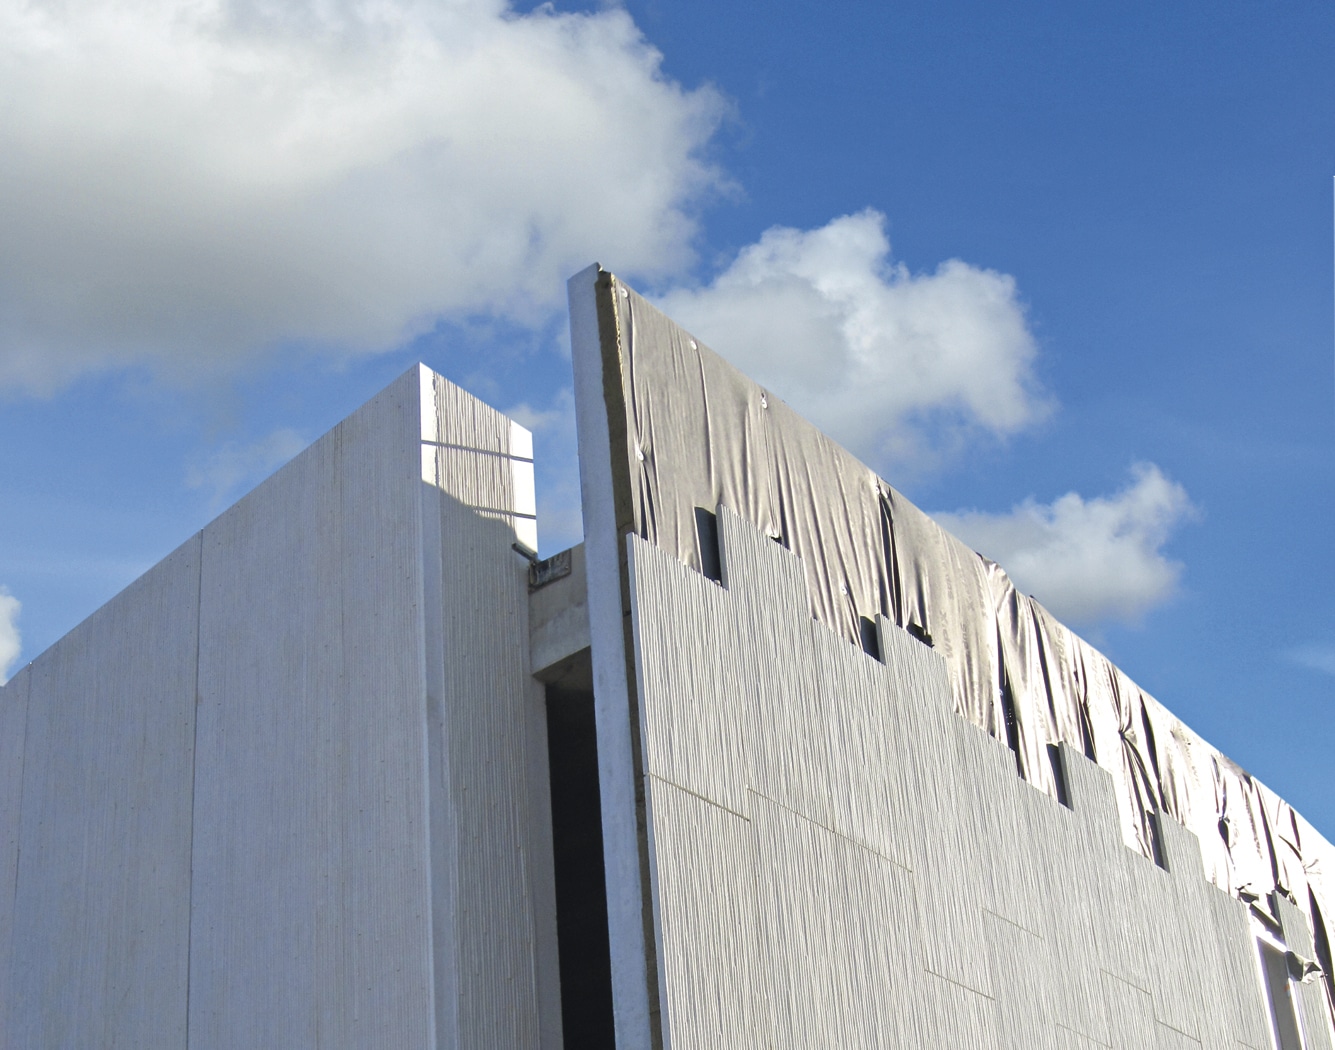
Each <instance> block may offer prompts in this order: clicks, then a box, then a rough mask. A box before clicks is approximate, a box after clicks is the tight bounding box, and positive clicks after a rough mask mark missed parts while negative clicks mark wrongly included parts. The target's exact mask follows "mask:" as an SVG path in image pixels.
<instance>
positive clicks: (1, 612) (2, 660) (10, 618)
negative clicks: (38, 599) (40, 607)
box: [0, 587, 23, 685]
mask: <svg viewBox="0 0 1335 1050" xmlns="http://www.w3.org/2000/svg"><path fill="white" fill-rule="evenodd" d="M22 608H23V606H22V605H21V604H20V603H19V600H18V599H17V598H15V597H14V596H13V595H12V594H10V593H9V590H8V589H7V588H5V587H0V685H4V684H5V683H6V682H7V681H9V672H10V671H11V670H13V668H14V664H15V663H16V662H17V661H18V658H19V653H21V652H22V651H23V645H22V639H21V638H20V637H19V610H20V609H22Z"/></svg>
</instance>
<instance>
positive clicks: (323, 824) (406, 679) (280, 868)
mask: <svg viewBox="0 0 1335 1050" xmlns="http://www.w3.org/2000/svg"><path fill="white" fill-rule="evenodd" d="M419 410H420V393H419V378H418V375H417V372H416V370H413V371H412V372H410V373H408V374H407V375H405V376H404V377H403V378H401V379H400V380H399V381H398V382H396V383H395V384H393V385H392V386H391V387H389V388H388V389H387V390H385V391H384V392H383V393H381V394H380V395H379V396H378V397H376V398H375V399H374V400H372V401H371V402H369V403H368V404H367V405H366V406H364V407H363V408H361V409H360V410H359V411H358V412H357V413H355V414H354V415H353V416H352V417H350V418H349V419H348V420H345V421H344V422H343V423H342V424H340V425H339V426H338V427H337V428H335V429H334V430H333V431H331V432H330V433H329V434H327V435H325V437H323V438H321V439H320V440H319V441H317V442H316V443H315V444H314V445H313V446H311V448H309V449H307V450H306V451H305V452H304V453H302V454H301V455H300V456H298V457H297V459H295V460H294V461H293V462H292V463H291V464H289V465H288V466H287V467H286V468H284V470H282V471H280V472H279V473H278V474H276V475H275V476H274V477H273V478H271V479H270V480H269V481H268V482H266V483H265V484H263V485H261V486H260V487H259V488H258V489H257V490H256V491H255V492H253V493H251V494H250V495H249V496H247V497H246V498H245V499H243V500H242V501H241V502H240V503H238V504H237V505H236V506H235V507H233V508H232V509H231V510H229V511H227V512H226V513H224V514H223V515H222V516H221V517H220V518H219V519H218V520H217V521H215V522H214V523H213V524H212V525H210V526H209V527H208V528H207V529H205V531H204V537H203V539H204V552H203V581H202V597H201V639H202V644H201V649H200V666H199V703H200V707H199V739H198V767H197V777H196V805H195V818H196V836H195V885H194V897H193V922H192V933H191V987H190V1045H191V1050H210V1048H215V1047H216V1048H223V1047H228V1048H230V1047H239V1046H284V1047H293V1048H300V1047H316V1046H319V1047H329V1048H337V1047H354V1046H357V1047H361V1046H369V1045H385V1046H389V1045H392V1046H396V1047H404V1048H412V1047H428V1046H431V1045H432V1043H433V1034H432V985H431V974H432V968H431V936H430V930H431V899H430V894H429V884H430V871H429V854H428V849H427V826H428V825H427V771H426V748H425V744H424V737H425V724H426V723H425V720H426V710H425V690H424V684H423V681H422V666H423V649H422V646H423V640H422V621H421V618H420V614H419V609H420V602H421V594H422V580H421V568H420V553H419V552H420V546H419V486H420V481H419V480H418V479H419V462H418V459H419V457H418V453H417V448H418V433H417V431H418V413H419ZM296 1004H300V1008H299V1009H298V1008H295V1006H296Z"/></svg>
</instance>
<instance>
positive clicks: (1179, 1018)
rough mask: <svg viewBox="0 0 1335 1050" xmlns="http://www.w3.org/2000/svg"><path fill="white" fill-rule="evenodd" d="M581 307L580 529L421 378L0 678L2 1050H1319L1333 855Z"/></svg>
mask: <svg viewBox="0 0 1335 1050" xmlns="http://www.w3.org/2000/svg"><path fill="white" fill-rule="evenodd" d="M570 289H571V329H572V345H573V355H574V366H575V387H576V403H577V410H578V428H579V452H580V473H581V487H582V498H583V509H584V523H585V543H584V544H582V545H581V546H579V547H576V548H573V549H572V550H569V551H564V552H561V553H560V554H558V555H555V556H553V557H551V558H548V559H545V560H539V559H538V558H537V556H536V551H537V531H536V530H537V525H538V522H537V520H536V504H535V500H534V491H533V446H532V440H531V438H530V436H529V434H528V433H527V432H526V431H525V430H524V429H523V428H522V427H520V426H518V425H517V424H515V423H514V422H512V421H511V420H509V419H507V418H506V417H504V416H503V415H501V414H500V413H498V412H496V411H494V410H493V409H491V408H489V407H487V406H486V405H484V404H482V403H481V402H479V401H477V400H476V399H474V398H473V397H471V396H470V395H469V394H467V393H465V392H464V391H462V390H460V389H459V388H458V387H456V386H454V385H453V384H451V383H449V382H448V381H446V380H445V379H443V378H442V377H440V376H438V375H435V374H434V373H431V372H430V371H428V370H427V369H425V368H414V369H413V370H411V371H410V372H408V373H407V374H405V375H404V376H402V377H401V378H400V379H399V380H398V381H396V382H395V383H394V384H392V385H391V386H390V387H388V388H387V389H386V390H384V391H382V392H381V393H380V394H379V395H377V396H376V397H375V398H373V399H372V400H371V401H370V402H368V403H367V404H366V405H365V406H364V407H363V408H361V409H360V410H358V411H357V412H356V413H354V414H353V415H352V416H350V417H349V418H348V419H347V420H345V421H344V422H343V423H341V424H340V425H339V426H338V427H336V428H335V429H334V430H333V431H331V432H330V433H329V434H327V435H325V436H324V437H323V438H321V439H320V440H319V441H317V442H316V443H315V444H313V445H312V446H311V447H310V448H308V449H307V450H306V451H305V452H303V453H302V454H301V455H299V456H298V457H297V458H296V459H295V460H294V461H293V462H291V463H290V464H288V465H287V466H286V467H284V468H283V469H282V470H280V471H279V472H278V473H277V474H275V475H274V476H273V477H272V478H270V479H269V480H268V481H266V482H264V483H263V484H262V485H260V486H259V487H258V488H257V489H256V490H255V491H254V492H252V493H251V494H249V495H248V496H246V497H245V498H244V499H242V500H241V501H240V502H238V503H237V504H236V505H235V506H233V507H232V508H230V509H229V510H227V511H226V512H224V513H223V514H222V515H221V516H220V517H218V518H217V519H216V520H215V521H214V522H212V523H211V524H210V525H208V526H207V527H206V528H205V529H203V530H202V531H201V532H199V533H197V534H196V535H194V536H192V537H190V538H189V539H188V540H187V541H186V542H185V543H184V544H182V546H181V547H179V548H178V549H177V550H176V551H174V552H172V553H171V554H169V555H168V556H167V557H166V558H164V559H163V561H162V562H160V563H159V564H158V565H157V566H155V567H154V568H153V569H151V570H149V572H147V573H146V574H145V575H144V576H143V577H141V578H140V579H139V580H137V581H136V582H135V583H133V584H131V585H130V587H128V588H127V589H126V590H125V591H123V592H122V593H121V594H120V595H118V596H117V597H116V598H114V599H113V600H112V601H111V602H109V603H108V604H107V605H106V606H104V607H103V608H102V609H101V610H99V611H98V612H96V613H94V614H93V615H92V616H91V617H89V619H88V620H86V621H85V622H84V623H82V624H81V625H79V626H78V627H77V628H75V630H74V631H72V632H71V633H70V634H69V635H67V636H66V637H65V638H63V639H62V640H61V641H60V642H58V643H57V644H56V645H54V646H52V647H51V648H50V649H49V650H47V651H46V652H45V653H43V654H41V655H40V656H38V657H37V658H36V659H35V660H34V661H33V662H32V663H31V664H29V665H28V666H26V667H24V668H23V669H22V670H21V671H20V672H19V673H18V674H17V675H16V676H15V677H14V679H13V680H12V681H11V682H10V683H9V684H8V685H6V686H5V687H4V688H3V689H0V899H2V900H4V901H5V902H6V904H5V905H4V906H3V907H0V1037H2V1040H3V1045H4V1046H6V1047H9V1048H13V1050H28V1048H36V1047H111V1046H126V1047H135V1048H157V1047H163V1048H166V1047H181V1048H187V1047H188V1048H190V1050H204V1048H208V1050H213V1048H222V1047H228V1048H257V1047H273V1048H304V1047H311V1048H315V1047H320V1048H330V1047H333V1048H342V1047H349V1048H351V1047H368V1048H371V1047H377V1048H378V1047H396V1048H397V1047H404V1048H413V1047H421V1048H434V1047H442V1048H444V1047H449V1048H454V1047H459V1048H468V1050H472V1048H482V1047H496V1048H502V1050H509V1048H529V1047H535V1048H537V1047H541V1048H550V1047H558V1046H561V1045H565V1046H567V1047H572V1048H574V1047H593V1048H598V1047H611V1046H613V1045H615V1046H617V1047H621V1048H637V1050H638V1048H654V1050H658V1048H668V1047H670V1048H672V1050H693V1048H702V1050H704V1048H710V1050H712V1048H718V1047H726V1048H729V1050H732V1048H743V1047H745V1048H750V1047H755V1048H761V1047H765V1048H770V1047H773V1048H779V1050H788V1048H803V1050H806V1048H813V1050H814V1048H821V1047H830V1048H850V1047H896V1048H897V1047H942V1046H949V1047H979V1048H991V1047H998V1048H1000V1047H1008V1048H1017V1050H1019V1048H1023V1050H1028V1048H1054V1050H1056V1048H1063V1050H1064V1048H1082V1050H1094V1048H1098V1047H1111V1048H1118V1050H1122V1048H1125V1050H1141V1048H1147V1047H1162V1048H1172V1050H1191V1048H1196V1047H1206V1048H1221V1050H1222V1048H1228V1050H1239V1048H1244V1047H1250V1048H1252V1050H1268V1048H1271V1047H1274V1048H1276V1050H1298V1048H1305V1050H1332V1047H1335V1043H1333V1041H1332V1027H1331V1026H1332V1017H1333V1016H1335V1009H1332V984H1331V970H1332V965H1331V949H1330V942H1331V937H1332V935H1335V928H1333V927H1332V925H1331V922H1332V916H1333V915H1335V850H1333V849H1332V847H1331V846H1330V844H1329V843H1327V842H1326V841H1325V840H1324V839H1322V838H1321V836H1320V835H1318V834H1317V832H1316V831H1315V830H1314V829H1313V828H1312V827H1311V826H1310V825H1309V824H1307V823H1306V822H1305V821H1304V820H1303V819H1302V818H1301V816H1299V815H1298V814H1296V813H1295V812H1294V811H1293V810H1292V809H1291V808H1290V807H1288V806H1287V805H1286V804H1285V803H1284V802H1283V801H1282V800H1280V799H1278V798H1277V797H1276V796H1274V794H1273V793H1272V792H1270V791H1268V789H1266V788H1265V787H1264V786H1263V785H1261V784H1259V783H1258V782H1256V781H1255V780H1254V779H1252V778H1251V777H1249V776H1248V775H1247V774H1246V773H1245V772H1244V771H1243V770H1241V769H1240V768H1239V767H1238V766H1236V765H1235V764H1234V763H1232V762H1230V761H1229V760H1228V759H1227V758H1225V757H1224V756H1222V755H1220V754H1219V753H1218V752H1216V751H1215V750H1214V749H1213V748H1211V747H1210V746H1209V745H1208V744H1207V743H1206V742H1205V741H1203V740H1201V739H1200V738H1199V737H1198V736H1196V735H1195V734H1194V733H1192V732H1191V730H1190V729H1188V728H1187V727H1186V726H1184V725H1182V723H1181V722H1179V721H1178V720H1177V719H1176V718H1175V717H1174V716H1173V715H1172V714H1171V713H1170V712H1169V711H1168V710H1167V709H1165V708H1164V707H1163V706H1162V705H1160V704H1159V703H1158V702H1157V701H1155V700H1154V699H1153V698H1151V697H1149V696H1148V695H1146V694H1145V693H1143V692H1142V691H1141V690H1139V689H1138V688H1137V687H1136V686H1135V685H1134V683H1132V682H1130V680H1129V679H1127V678H1126V677H1125V676H1124V675H1122V674H1121V673H1120V672H1119V671H1118V670H1117V669H1116V668H1114V667H1113V666H1112V665H1111V664H1110V663H1109V662H1108V661H1107V660H1106V659H1105V658H1103V657H1102V656H1101V655H1100V654H1099V653H1097V652H1096V651H1095V650H1094V649H1092V648H1091V647H1090V646H1089V645H1087V644H1086V643H1085V642H1083V641H1082V640H1081V639H1080V638H1078V637H1077V636H1076V635H1075V634H1073V633H1072V632H1071V631H1069V630H1068V629H1066V628H1065V627H1064V626H1062V625H1061V624H1060V623H1058V622H1057V621H1056V620H1054V619H1053V618H1052V617H1051V616H1050V615H1049V614H1048V613H1047V612H1046V610H1044V609H1043V607H1042V606H1041V605H1040V604H1039V603H1037V602H1036V601H1034V600H1033V599H1032V598H1030V597H1028V596H1025V595H1022V594H1019V593H1018V592H1017V591H1016V590H1015V588H1014V587H1013V586H1012V585H1011V583H1010V581H1009V579H1008V578H1007V577H1006V575H1005V573H1004V572H1003V571H1002V570H1001V569H1000V568H999V567H998V566H996V565H995V564H993V563H991V562H989V561H987V560H986V559H984V558H982V557H980V556H979V555H977V554H975V553H974V552H972V551H970V550H969V549H967V548H966V547H964V546H963V545H962V544H961V543H959V542H958V541H957V540H955V539H953V538H952V537H951V536H949V535H948V534H947V533H945V532H944V531H943V530H941V529H940V528H939V527H938V526H936V525H935V523H933V522H932V521H931V520H930V519H929V518H928V517H927V516H926V515H924V514H922V513H921V512H920V511H918V510H917V508H915V507H914V506H913V505H912V504H910V503H909V502H908V501H907V500H905V499H904V498H903V496H901V495H900V494H899V493H897V492H896V491H895V490H894V489H893V488H891V487H890V486H889V485H887V484H886V483H885V482H884V481H882V480H880V479H879V478H877V477H876V476H875V475H874V474H873V473H872V472H871V471H870V470H868V469H867V468H866V467H865V466H863V465H862V464H860V463H859V462H858V461H857V460H855V459H854V458H853V457H852V456H851V455H850V454H849V453H847V452H845V451H844V450H843V449H841V448H840V447H839V446H837V445H836V444H835V443H834V442H832V441H830V440H829V439H828V438H826V437H825V436H824V435H822V434H820V433H819V432H818V431H817V430H816V429H815V428H814V427H812V426H811V425H810V424H808V423H806V422H805V421H804V420H802V419H801V418H800V417H798V416H797V415H796V414H795V413H794V412H793V411H792V410H791V409H789V408H788V407H787V406H786V405H785V404H784V403H783V402H782V401H780V400H779V399H777V398H775V397H773V396H772V395H770V394H769V393H768V392H767V391H765V390H763V389H762V388H760V387H759V386H757V385H756V384H754V383H752V382H751V381H750V380H748V379H747V378H746V377H744V376H742V375H741V374H740V373H738V372H737V371H735V370H734V369H732V368H731V367H730V366H728V365H727V364H725V363H724V362H723V361H722V360H721V359H720V358H718V357H717V356H715V355H714V354H713V353H712V352H711V351H709V350H708V349H707V348H705V347H703V346H701V345H699V344H698V343H697V342H696V341H695V340H694V339H693V338H692V337H691V336H690V335H689V334H688V333H686V332H684V331H682V330H681V329H679V328H678V327H677V326H676V325H674V324H673V323H672V322H671V321H670V320H668V319H667V318H665V317H664V316H663V315H662V314H660V313H658V312H657V311H656V310H655V309H654V308H653V307H651V306H650V305H649V304H647V303H646V302H645V301H644V300H642V299H640V298H639V297H638V296H637V295H636V294H635V293H634V292H633V291H631V290H630V289H628V288H627V287H625V286H624V285H623V284H621V283H620V282H618V281H617V280H616V279H615V278H614V277H612V276H611V275H610V274H607V273H605V272H603V271H601V270H600V269H598V268H597V267H592V268H590V269H589V270H586V271H584V272H583V273H581V274H579V275H577V276H576V277H574V278H572V280H571V286H570Z"/></svg>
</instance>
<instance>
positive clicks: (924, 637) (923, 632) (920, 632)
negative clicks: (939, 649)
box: [904, 620, 932, 649]
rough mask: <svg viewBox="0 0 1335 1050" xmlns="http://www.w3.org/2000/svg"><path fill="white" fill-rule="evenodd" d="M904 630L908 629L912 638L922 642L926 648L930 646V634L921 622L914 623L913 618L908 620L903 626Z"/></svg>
mask: <svg viewBox="0 0 1335 1050" xmlns="http://www.w3.org/2000/svg"><path fill="white" fill-rule="evenodd" d="M904 630H906V631H908V632H909V634H911V635H913V637H914V638H916V639H918V641H920V642H922V644H923V645H925V646H927V648H928V649H930V648H931V647H932V636H931V635H930V634H929V633H928V632H927V628H926V627H924V626H923V625H922V624H920V623H915V622H914V621H913V620H910V621H909V622H908V624H907V626H905V628H904Z"/></svg>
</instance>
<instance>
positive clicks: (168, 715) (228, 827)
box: [0, 368, 560, 1050]
mask: <svg viewBox="0 0 1335 1050" xmlns="http://www.w3.org/2000/svg"><path fill="white" fill-rule="evenodd" d="M532 501H533V492H532V445H531V441H530V440H529V439H528V435H527V433H526V432H525V431H523V430H522V428H518V427H516V426H514V425H513V424H512V423H511V422H510V421H509V420H507V419H506V418H505V417H503V416H501V415H500V414H499V413H497V412H495V411H494V410H492V409H490V408H488V407H487V406H485V405H482V404H481V403H480V402H477V401H476V400H474V399H473V398H471V397H469V396H468V395H466V394H463V393H462V392H461V391H459V390H457V388H454V387H453V386H451V385H450V384H448V383H446V382H445V381H444V380H443V379H441V378H440V377H438V376H434V375H433V374H431V373H430V372H428V371H426V370H425V369H417V368H414V369H413V370H412V371H410V372H409V373H408V374H406V375H404V376H403V377H402V378H401V379H400V380H398V381H397V382H396V383H394V384H393V385H392V386H391V387H389V388H388V389H387V390H385V391H384V392H383V393H381V394H380V395H379V396H378V397H377V398H375V399H374V400H372V401H371V402H370V403H368V404H367V405H366V406H364V407H363V408H362V409H361V410H359V411H358V412H357V413H355V414H354V415H353V416H352V417H350V418H349V419H348V420H346V421H345V422H344V423H342V424H341V425H340V426H339V427H337V428H336V429H335V430H333V431H331V432H330V433H329V434H327V435H326V436H325V437H323V438H321V439H320V440H319V441H317V442H316V443H315V444H314V445H313V446H312V447H311V448H309V449H307V450H306V451H305V452H304V453H302V454H301V455H300V456H299V457H297V459H296V460H294V461H293V462H292V463H291V464H289V465H288V466H287V467H285V468H284V469H283V470H281V471H280V472H279V473H278V474H277V475H275V476H274V477H273V478H271V479H270V480H269V481H267V482H265V483H264V484H263V485H261V486H260V487H259V488H258V489H257V490H256V491H255V492H253V493H252V494H251V495H249V496H247V497H246V498H245V499H243V500H242V501H241V502H240V503H238V504H237V505H236V506H235V507H233V508H232V509H231V510H229V511H227V512H226V513H224V514H223V515H222V516H221V517H220V518H218V520H217V521H215V522H213V523H212V524H211V525H209V526H208V527H207V528H206V529H205V530H204V531H203V532H202V533H201V534H199V535H197V536H195V537H193V538H192V539H191V540H190V541H189V542H187V543H186V544H185V545H184V546H183V547H182V548H181V549H180V550H178V551H177V552H175V553H174V554H172V555H171V556H170V557H169V558H167V559H166V560H165V561H164V562H162V563H161V564H160V565H158V566H156V567H155V568H154V569H152V570H150V572H149V573H147V574H146V575H145V576H144V577H143V578H141V579H140V580H138V581H136V583H134V584H133V585H131V586H130V587H129V588H128V589H127V590H126V591H125V592H123V593H122V594H121V595H119V596H117V598H115V599H114V600H113V601H112V602H111V603H109V604H108V605H107V606H106V607H104V608H103V609H101V610H99V612H97V613H96V614H94V615H93V616H92V617H91V618H90V619H89V620H88V621H86V622H85V623H84V624H82V625H80V627H78V628H77V629H76V630H75V631H74V632H72V633H71V634H70V635H69V636H67V637H66V638H65V639H63V640H62V641H60V642H59V643H57V644H56V645H55V646H53V647H52V648H51V649H50V650H48V651H47V652H46V653H44V654H42V656H40V657H38V659H37V660H36V661H34V663H33V664H32V665H31V666H30V667H28V668H26V669H25V670H24V671H22V672H21V673H20V674H19V675H18V676H16V678H15V679H14V681H13V682H11V683H10V684H9V685H8V686H6V687H5V688H4V690H3V691H0V806H2V807H3V808H0V966H3V969H2V970H0V1022H2V1023H3V1028H0V1034H3V1036H4V1038H3V1040H0V1042H2V1043H3V1045H5V1046H9V1047H13V1048H15V1050H19V1048H22V1050H30V1048H35V1047H94V1046H95V1047H133V1048H136V1050H140V1048H155V1047H187V1046H188V1047H190V1048H192V1050H205V1048H215V1047H217V1048H222V1047H229V1048H231V1047H234V1048H246V1050H249V1048H254V1047H275V1048H276V1047H283V1048H289V1047H292V1048H297V1047H316V1046H318V1047H322V1048H324V1047H349V1048H350V1047H368V1048H369V1047H377V1048H378V1047H385V1046H393V1047H405V1048H408V1047H424V1048H425V1047H437V1046H439V1047H469V1048H472V1047H497V1048H501V1047H504V1048H507V1050H508V1048H511V1047H516V1046H544V1047H547V1046H556V1045H559V1038H560V1037H559V1029H560V1018H559V995H558V987H557V978H556V973H555V966H556V963H555V958H556V956H555V923H554V915H553V904H552V888H551V850H550V843H549V841H548V839H547V835H546V831H545V829H546V828H547V827H548V826H549V817H548V802H547V796H546V791H547V776H546V754H545V750H544V742H545V726H544V722H543V718H544V710H543V701H542V693H541V690H540V688H539V687H537V686H536V684H535V683H534V682H533V681H532V679H531V678H530V676H529V673H528V672H529V669H528V666H527V649H526V646H525V645H524V644H523V642H524V640H525V639H526V638H527V619H526V617H527V584H526V573H527V562H526V561H525V560H524V558H523V557H521V556H520V555H519V554H517V553H516V552H515V551H514V550H512V549H511V545H512V544H513V543H515V542H517V541H518V542H521V543H523V544H524V545H526V546H529V547H531V546H534V545H536V536H535V530H534V518H533V507H532Z"/></svg>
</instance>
